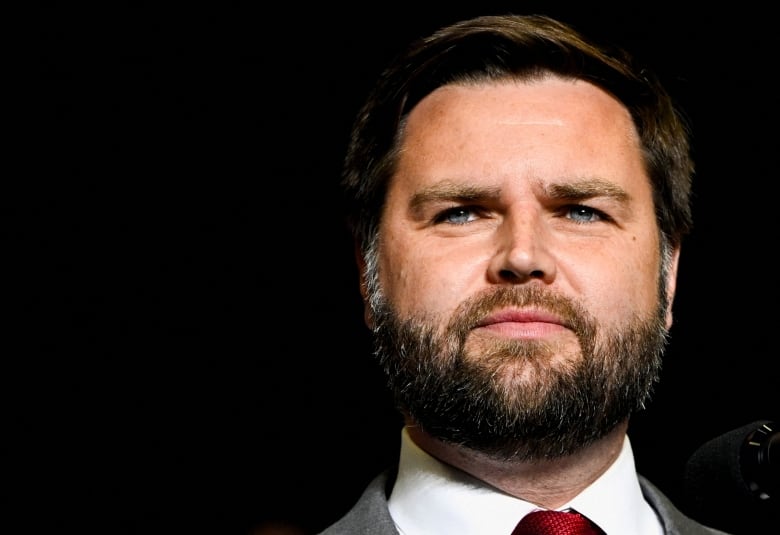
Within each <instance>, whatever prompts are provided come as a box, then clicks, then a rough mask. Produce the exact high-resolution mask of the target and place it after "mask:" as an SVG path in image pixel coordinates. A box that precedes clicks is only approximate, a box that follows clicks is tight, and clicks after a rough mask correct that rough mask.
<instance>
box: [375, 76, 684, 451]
mask: <svg viewBox="0 0 780 535" xmlns="http://www.w3.org/2000/svg"><path fill="white" fill-rule="evenodd" d="M378 238H379V239H378V241H377V248H376V250H375V251H374V257H373V259H371V260H372V262H373V261H375V264H374V265H371V264H372V262H369V269H365V267H364V270H363V276H364V277H365V280H364V284H363V288H364V290H365V297H366V298H367V300H368V302H369V303H370V304H371V305H372V306H371V309H370V310H369V312H368V314H367V317H368V319H369V323H370V324H372V326H373V327H374V330H375V334H376V335H377V347H378V353H379V355H380V358H382V359H383V363H384V366H385V368H386V369H387V371H388V375H389V377H390V383H391V387H392V388H393V389H394V390H395V392H396V395H397V396H398V397H399V400H400V401H401V403H402V404H403V405H404V406H405V408H406V410H407V411H408V412H409V413H410V416H411V418H412V419H413V420H414V421H416V423H417V424H419V425H422V427H423V429H425V430H426V431H428V432H430V433H431V434H433V435H436V436H439V437H440V438H443V439H445V440H452V441H456V442H459V443H463V444H465V445H467V446H471V447H474V448H475V449H481V450H483V451H486V452H489V453H493V454H496V455H500V456H514V457H522V458H533V457H538V456H549V455H554V454H555V453H551V452H550V451H549V450H550V447H549V441H550V440H555V441H556V442H557V443H558V445H559V446H560V448H561V451H559V452H558V454H564V453H567V452H570V451H573V450H575V449H577V448H578V447H579V446H581V445H583V444H584V443H587V442H588V441H590V440H592V439H594V438H597V437H598V436H601V435H603V434H605V433H606V432H607V431H609V430H610V429H612V428H613V427H614V426H615V425H616V424H617V423H619V422H620V421H623V420H625V418H626V417H627V416H628V414H629V413H630V412H632V411H633V410H635V409H636V408H638V407H640V406H641V405H642V404H643V403H644V402H645V400H646V398H647V396H648V395H649V392H650V390H651V386H652V384H653V383H654V382H655V380H656V379H657V375H658V369H659V367H660V354H661V351H662V348H663V345H664V343H665V336H666V329H668V327H669V326H670V325H671V299H672V297H673V293H674V281H675V277H676V266H677V253H678V251H673V254H672V256H671V258H670V259H669V261H668V262H667V263H666V264H665V268H666V269H665V270H662V269H661V266H662V259H661V253H660V243H659V231H658V227H657V224H656V220H655V214H654V206H653V199H652V190H651V186H650V182H649V179H648V177H647V174H646V172H645V169H644V166H643V163H642V158H641V151H640V146H639V140H638V135H637V133H636V130H635V128H634V126H633V123H632V121H631V118H630V116H629V114H628V111H627V110H626V109H625V108H624V107H623V106H622V105H621V104H620V103H619V102H618V101H617V100H615V99H614V98H613V97H611V96H610V95H608V94H607V93H605V92H604V91H602V90H600V89H598V88H597V87H595V86H593V85H591V84H588V83H585V82H581V81H577V82H575V81H571V80H562V79H560V78H555V77H549V78H545V79H543V80H541V81H536V82H533V83H520V82H508V81H507V82H500V83H498V82H491V83H488V84H479V85H469V86H467V85H452V86H445V87H443V88H440V89H438V90H436V91H435V92H433V93H432V94H430V95H428V96H427V97H426V98H425V99H423V100H422V101H421V102H420V103H419V104H418V105H417V106H416V107H415V108H414V109H413V110H412V112H411V114H410V115H409V118H408V122H407V125H406V128H405V132H404V135H403V138H402V141H401V150H400V156H399V164H398V167H397V172H396V174H395V175H394V176H393V178H392V180H391V182H390V184H389V188H388V193H387V200H386V204H385V208H384V213H383V215H382V220H381V224H380V229H379V237H378ZM662 276H663V277H664V280H659V277H662ZM662 292H663V293H664V294H665V295H660V293H662ZM532 437H536V438H538V440H537V441H535V440H532V439H531V438H532ZM542 442H545V443H546V445H545V448H542V447H541V443H542ZM534 443H535V444H537V446H538V447H535V446H534V445H533V444H534Z"/></svg>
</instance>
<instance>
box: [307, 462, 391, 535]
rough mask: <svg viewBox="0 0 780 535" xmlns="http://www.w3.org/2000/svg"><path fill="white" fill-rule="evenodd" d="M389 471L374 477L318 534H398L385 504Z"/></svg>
mask: <svg viewBox="0 0 780 535" xmlns="http://www.w3.org/2000/svg"><path fill="white" fill-rule="evenodd" d="M389 480H390V471H386V472H383V473H382V474H379V475H378V476H377V477H375V478H374V479H373V480H372V481H371V482H370V483H369V484H368V486H367V487H366V488H365V490H364V491H363V494H361V496H360V498H358V501H357V502H355V505H353V506H352V508H351V509H350V510H349V511H347V513H346V514H345V515H344V516H343V517H341V518H340V519H339V520H337V521H336V522H335V523H333V524H331V525H330V526H328V527H327V528H325V529H324V530H323V531H321V532H320V535H351V534H357V533H359V534H361V535H362V534H365V535H398V531H397V530H396V529H395V523H394V522H393V519H392V517H391V516H390V510H389V509H388V506H387V486H388V482H389Z"/></svg>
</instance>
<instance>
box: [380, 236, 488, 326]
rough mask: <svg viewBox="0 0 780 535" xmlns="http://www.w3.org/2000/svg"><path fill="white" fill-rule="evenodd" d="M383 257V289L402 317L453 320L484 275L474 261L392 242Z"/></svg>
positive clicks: (381, 264)
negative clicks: (456, 311)
mask: <svg viewBox="0 0 780 535" xmlns="http://www.w3.org/2000/svg"><path fill="white" fill-rule="evenodd" d="M407 243H408V242H407ZM380 258H381V260H380V264H379V266H380V271H379V279H380V283H381V285H382V289H383V291H384V294H385V296H386V297H387V298H388V299H389V300H390V302H391V303H392V304H393V306H394V307H395V308H396V310H397V311H398V312H399V313H400V314H401V315H402V316H407V315H415V316H444V317H449V314H450V313H451V312H452V311H453V310H455V308H457V307H458V305H459V304H460V303H461V302H462V301H463V299H465V298H466V297H467V296H468V295H469V294H470V293H472V292H473V291H475V287H476V286H478V285H479V281H480V280H481V278H480V275H479V274H480V273H484V268H481V270H480V267H479V266H478V262H475V261H474V260H473V259H470V260H469V261H468V262H467V261H464V259H460V258H458V257H455V256H453V255H446V254H445V255H438V256H437V255H434V254H432V251H431V248H430V247H428V248H426V247H424V246H422V245H416V246H409V245H405V246H399V247H393V246H392V243H391V244H390V245H389V246H388V247H385V248H383V250H382V251H381V255H380Z"/></svg>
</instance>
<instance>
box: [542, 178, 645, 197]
mask: <svg viewBox="0 0 780 535" xmlns="http://www.w3.org/2000/svg"><path fill="white" fill-rule="evenodd" d="M545 192H546V193H547V195H549V196H550V197H551V198H553V199H569V200H573V201H576V200H583V199H592V198H594V197H606V198H611V199H615V200H617V201H621V202H624V201H626V200H628V199H629V198H630V195H629V194H628V192H627V191H626V190H624V189H623V188H621V187H620V186H618V185H617V184H615V183H613V182H609V181H607V180H603V179H600V178H586V179H580V180H575V181H573V182H566V183H556V184H549V185H547V186H546V187H545Z"/></svg>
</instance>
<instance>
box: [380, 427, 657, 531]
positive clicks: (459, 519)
mask: <svg viewBox="0 0 780 535" xmlns="http://www.w3.org/2000/svg"><path fill="white" fill-rule="evenodd" d="M389 508H390V514H391V516H392V517H393V520H394V521H395V523H396V526H397V527H398V530H399V531H400V532H401V533H402V534H404V535H423V534H424V535H431V534H435V533H447V534H449V535H474V534H477V533H478V534H482V535H485V534H493V533H495V534H500V535H506V534H509V533H512V530H513V529H514V527H515V525H516V524H517V522H518V521H519V520H520V518H522V517H523V516H525V515H526V514H528V513H529V512H531V511H532V510H534V509H538V507H537V506H536V505H534V504H533V503H530V502H526V501H524V500H520V499H518V498H515V497H513V496H510V495H508V494H505V493H503V492H501V491H499V490H497V489H496V488H494V487H491V486H489V485H487V484H485V483H484V482H482V481H480V480H478V479H476V478H474V477H472V476H470V475H468V474H466V473H465V472H462V471H460V470H458V469H456V468H454V467H452V466H449V465H447V464H444V463H442V462H440V461H438V460H437V459H435V458H434V457H432V456H430V455H429V454H427V453H426V452H425V451H423V450H422V449H420V448H419V447H418V446H417V445H416V444H415V443H414V442H413V441H412V440H411V438H410V437H409V434H408V432H407V430H406V429H405V428H404V430H403V431H402V434H401V453H400V464H399V469H398V477H397V479H396V481H395V485H394V487H393V491H392V493H391V495H390V500H389ZM569 508H572V509H576V510H577V511H579V512H580V513H582V514H584V515H586V516H587V517H588V518H590V519H591V520H593V521H594V522H595V523H596V524H598V525H599V526H600V527H601V528H602V529H603V530H604V531H605V532H606V533H607V534H608V535H611V534H620V533H635V534H639V535H655V534H657V533H661V531H659V530H660V524H659V522H658V519H657V518H656V516H655V513H654V512H653V510H652V509H651V508H650V506H649V505H648V504H647V502H645V500H644V498H643V496H642V491H641V488H640V486H639V480H638V478H637V475H636V471H635V469H634V457H633V452H632V450H631V444H630V441H629V439H628V436H626V438H625V440H624V442H623V447H622V449H621V451H620V454H619V455H618V458H617V459H616V460H615V462H614V463H613V464H612V466H610V467H609V469H607V471H606V472H605V473H604V474H602V475H601V477H599V478H598V479H597V480H596V481H594V482H593V483H592V484H591V485H590V486H589V487H587V488H586V489H585V490H583V491H582V492H581V493H580V494H579V495H578V496H576V497H575V498H574V499H573V500H571V502H570V503H568V504H566V505H565V506H564V507H562V508H561V509H569Z"/></svg>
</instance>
